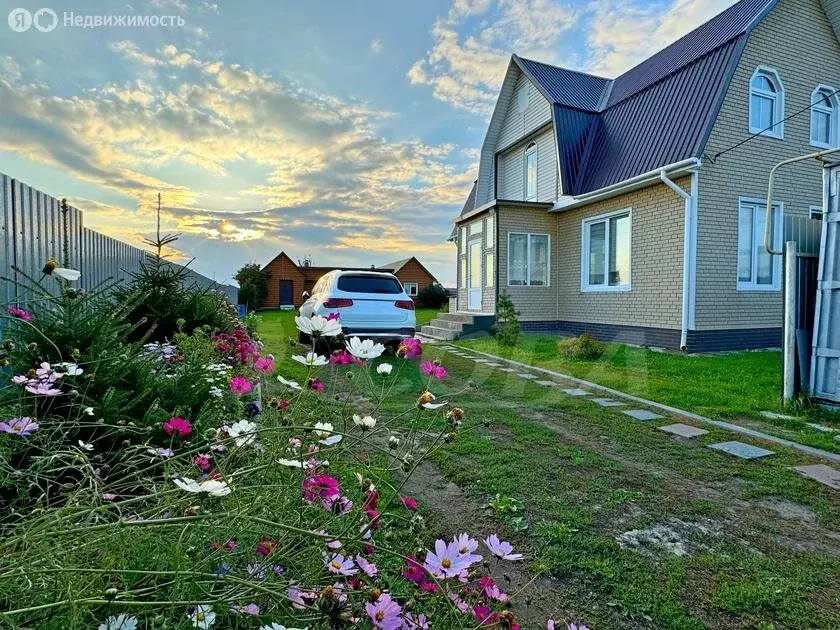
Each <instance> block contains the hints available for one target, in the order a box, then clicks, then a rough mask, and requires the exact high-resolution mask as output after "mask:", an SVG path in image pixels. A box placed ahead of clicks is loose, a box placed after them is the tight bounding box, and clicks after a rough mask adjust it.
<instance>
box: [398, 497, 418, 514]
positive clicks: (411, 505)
mask: <svg viewBox="0 0 840 630" xmlns="http://www.w3.org/2000/svg"><path fill="white" fill-rule="evenodd" d="M400 503H401V504H402V505H403V506H405V507H407V508H408V509H409V510H412V511H414V510H416V509H417V501H416V500H415V499H413V498H411V497H400Z"/></svg>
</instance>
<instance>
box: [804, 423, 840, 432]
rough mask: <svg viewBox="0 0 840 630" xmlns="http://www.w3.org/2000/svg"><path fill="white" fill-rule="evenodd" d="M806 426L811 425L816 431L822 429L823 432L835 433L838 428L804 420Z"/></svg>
mask: <svg viewBox="0 0 840 630" xmlns="http://www.w3.org/2000/svg"><path fill="white" fill-rule="evenodd" d="M805 426H806V427H811V428H812V429H815V430H817V431H822V432H823V433H837V431H838V429H832V428H831V427H827V426H825V425H824V424H814V423H813V422H806V423H805Z"/></svg>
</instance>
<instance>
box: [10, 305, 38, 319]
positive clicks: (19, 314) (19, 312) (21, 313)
mask: <svg viewBox="0 0 840 630" xmlns="http://www.w3.org/2000/svg"><path fill="white" fill-rule="evenodd" d="M6 312H8V313H9V315H11V316H12V317H14V318H15V319H20V320H23V321H25V322H31V321H32V319H33V317H32V313H30V312H29V311H26V310H24V309H22V308H18V307H17V306H7V307H6Z"/></svg>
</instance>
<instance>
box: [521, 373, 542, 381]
mask: <svg viewBox="0 0 840 630" xmlns="http://www.w3.org/2000/svg"><path fill="white" fill-rule="evenodd" d="M517 376H518V377H519V378H524V379H527V380H529V381H530V380H533V379H535V378H537V377H536V376H534V375H533V374H528V373H527V372H520V373H519V374H517Z"/></svg>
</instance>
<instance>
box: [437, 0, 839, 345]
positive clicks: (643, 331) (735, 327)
mask: <svg viewBox="0 0 840 630" xmlns="http://www.w3.org/2000/svg"><path fill="white" fill-rule="evenodd" d="M838 33H840V2H838V1H837V0H741V1H740V2H737V3H736V4H734V5H733V6H732V7H730V8H729V9H727V10H726V11H724V12H723V13H721V14H719V15H718V16H716V17H715V18H713V19H712V20H710V21H709V22H707V23H706V24H703V25H702V26H700V27H699V28H697V29H695V30H694V31H692V32H691V33H689V34H688V35H686V36H685V37H683V38H682V39H680V40H678V41H676V42H674V43H673V44H671V45H670V46H668V47H667V48H665V49H663V50H662V51H660V52H658V53H656V54H655V55H653V56H652V57H650V58H649V59H647V60H645V61H643V62H642V63H640V64H639V65H638V66H636V67H634V68H631V69H630V70H628V71H627V72H625V73H624V74H623V75H621V76H619V77H617V78H615V79H612V80H611V79H605V78H602V77H597V76H594V75H590V74H584V73H580V72H574V71H570V70H566V69H563V68H558V67H555V66H550V65H546V64H543V63H539V62H536V61H531V60H528V59H523V58H520V57H518V56H516V55H513V56H512V58H511V61H510V64H509V66H508V70H507V74H506V76H505V79H504V82H503V84H502V87H501V91H500V94H499V98H498V101H497V103H496V107H495V110H494V112H493V115H492V117H491V119H490V123H489V128H488V131H487V134H486V137H485V141H484V143H483V146H482V149H481V154H480V156H481V157H480V163H479V173H478V179H477V180H476V182H475V184H474V186H473V189H472V190H471V191H470V195H469V198H468V199H467V203H466V204H465V206H464V208H463V210H462V212H461V214H460V215H459V216H458V217H457V218H456V219H455V229H454V230H453V234H452V237H451V239H450V240H453V241H454V242H455V243H456V246H457V260H458V290H457V301H456V304H455V306H456V310H457V311H458V312H459V313H463V314H464V317H465V318H466V319H469V320H470V321H472V319H475V318H478V317H480V316H481V315H492V314H493V313H494V311H495V305H496V301H497V299H498V294H499V292H500V291H501V290H504V291H506V292H507V293H508V294H509V295H510V296H511V297H512V299H513V301H514V303H515V305H516V307H517V309H518V310H519V312H520V321H521V322H522V326H523V329H525V330H531V331H552V332H557V333H559V334H579V333H581V332H584V331H589V332H592V333H594V334H595V335H596V336H598V337H600V338H602V339H608V340H618V341H626V342H630V343H638V344H644V345H653V346H660V347H668V348H686V349H689V350H693V351H710V350H722V349H738V348H760V347H772V346H778V345H779V343H780V339H781V325H782V307H783V303H782V292H781V287H782V283H781V275H782V261H781V257H778V256H771V255H770V254H769V253H768V252H767V251H766V249H764V246H763V239H764V232H765V210H764V206H765V204H766V200H765V197H766V196H767V182H768V176H769V173H770V170H771V168H772V167H773V166H774V165H775V164H777V163H778V162H780V161H782V160H785V159H787V158H791V157H795V156H801V155H805V154H808V153H812V152H815V151H818V150H820V148H829V147H835V146H838V145H840V98H839V96H840V93H838V88H840V43H839V42H838ZM742 142H743V143H742ZM739 143H742V144H739ZM781 173H782V175H781V176H780V178H779V179H778V180H777V184H776V188H775V191H774V199H773V214H772V217H771V222H772V223H771V225H772V237H771V238H772V240H773V241H774V245H775V246H777V249H780V248H781V245H782V242H783V240H784V239H785V237H786V236H787V234H786V233H784V232H785V229H786V228H785V227H784V226H787V225H788V224H789V220H791V219H795V221H796V224H797V225H799V226H805V228H807V229H812V228H814V227H815V226H816V229H817V230H819V226H820V223H819V215H815V214H813V213H812V210H813V209H814V208H815V207H816V208H818V207H820V205H821V203H822V196H823V184H822V174H821V166H820V164H819V163H818V162H816V161H811V162H803V163H800V164H796V165H794V166H792V167H789V168H787V169H785V170H784V171H781ZM810 217H816V218H814V219H811V218H810ZM465 321H466V320H465Z"/></svg>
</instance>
